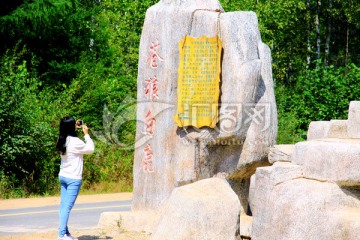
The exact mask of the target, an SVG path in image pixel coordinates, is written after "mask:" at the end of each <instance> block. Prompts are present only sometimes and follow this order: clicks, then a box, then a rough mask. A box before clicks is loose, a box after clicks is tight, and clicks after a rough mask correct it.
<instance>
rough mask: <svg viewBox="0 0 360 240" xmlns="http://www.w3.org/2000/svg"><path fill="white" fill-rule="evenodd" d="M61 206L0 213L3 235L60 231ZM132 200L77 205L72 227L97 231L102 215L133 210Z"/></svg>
mask: <svg viewBox="0 0 360 240" xmlns="http://www.w3.org/2000/svg"><path fill="white" fill-rule="evenodd" d="M58 208H59V205H54V206H47V207H32V208H19V209H11V210H0V236H5V235H14V233H19V234H24V233H32V232H39V231H52V230H55V231H56V230H57V227H58V224H59V210H58ZM130 209H131V200H124V201H111V202H100V203H83V204H76V203H75V206H74V207H73V209H72V211H71V214H70V219H69V224H68V225H69V228H70V231H71V230H82V229H89V228H95V227H96V226H97V224H98V221H99V218H100V214H101V213H102V212H120V211H130Z"/></svg>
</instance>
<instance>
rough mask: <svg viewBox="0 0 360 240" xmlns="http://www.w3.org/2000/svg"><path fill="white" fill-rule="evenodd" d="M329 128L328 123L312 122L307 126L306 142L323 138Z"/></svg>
mask: <svg viewBox="0 0 360 240" xmlns="http://www.w3.org/2000/svg"><path fill="white" fill-rule="evenodd" d="M329 128H330V121H314V122H311V123H310V125H309V129H308V132H307V140H308V141H310V140H315V139H321V138H325V137H326V135H327V132H328V131H329Z"/></svg>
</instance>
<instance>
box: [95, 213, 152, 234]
mask: <svg viewBox="0 0 360 240" xmlns="http://www.w3.org/2000/svg"><path fill="white" fill-rule="evenodd" d="M158 220H159V214H158V212H157V211H129V212H104V213H102V214H101V215H100V220H99V223H98V227H99V228H112V229H114V228H118V229H121V230H126V231H137V232H141V231H143V232H147V233H153V231H154V230H155V227H156V224H157V222H158Z"/></svg>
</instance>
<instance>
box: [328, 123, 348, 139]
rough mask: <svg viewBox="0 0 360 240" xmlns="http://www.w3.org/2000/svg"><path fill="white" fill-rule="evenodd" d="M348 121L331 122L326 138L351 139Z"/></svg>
mask: <svg viewBox="0 0 360 240" xmlns="http://www.w3.org/2000/svg"><path fill="white" fill-rule="evenodd" d="M347 127H348V121H347V120H331V121H330V126H329V129H328V131H327V133H326V135H325V138H349V135H348V130H347Z"/></svg>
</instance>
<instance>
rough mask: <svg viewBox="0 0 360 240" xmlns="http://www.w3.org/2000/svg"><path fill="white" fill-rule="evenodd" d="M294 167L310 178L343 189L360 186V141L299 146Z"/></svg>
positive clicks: (297, 145)
mask: <svg viewBox="0 0 360 240" xmlns="http://www.w3.org/2000/svg"><path fill="white" fill-rule="evenodd" d="M293 163H295V164H298V165H300V166H303V168H304V173H305V174H306V175H308V177H310V178H315V179H319V180H323V181H332V182H336V183H337V184H339V185H342V186H354V185H360V171H359V169H360V140H358V141H341V140H340V139H339V140H338V141H320V140H319V141H308V142H300V143H297V144H296V145H295V151H294V154H293Z"/></svg>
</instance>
